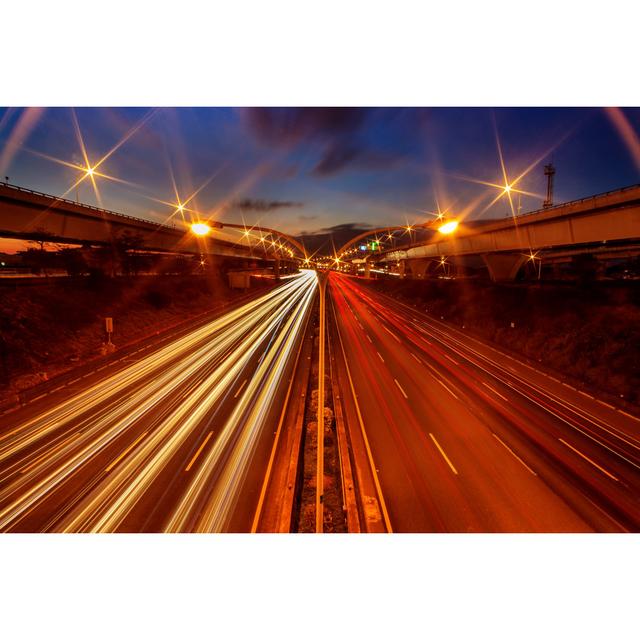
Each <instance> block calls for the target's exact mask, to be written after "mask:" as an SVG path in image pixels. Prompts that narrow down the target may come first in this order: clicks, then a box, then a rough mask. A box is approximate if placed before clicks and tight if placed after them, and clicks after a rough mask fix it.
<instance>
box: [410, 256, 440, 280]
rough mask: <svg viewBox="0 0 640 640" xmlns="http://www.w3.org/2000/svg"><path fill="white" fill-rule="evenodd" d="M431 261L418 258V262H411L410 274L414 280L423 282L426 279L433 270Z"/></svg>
mask: <svg viewBox="0 0 640 640" xmlns="http://www.w3.org/2000/svg"><path fill="white" fill-rule="evenodd" d="M434 264H435V263H434V261H433V260H429V259H427V258H420V259H418V260H412V261H411V274H412V277H413V279H414V280H424V279H425V278H427V277H428V275H429V273H430V272H431V270H432V269H433V265H434Z"/></svg>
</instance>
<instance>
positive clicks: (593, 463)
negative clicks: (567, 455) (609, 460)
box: [558, 438, 619, 482]
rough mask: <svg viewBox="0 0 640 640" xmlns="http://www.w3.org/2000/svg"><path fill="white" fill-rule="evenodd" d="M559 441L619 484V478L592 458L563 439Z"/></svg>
mask: <svg viewBox="0 0 640 640" xmlns="http://www.w3.org/2000/svg"><path fill="white" fill-rule="evenodd" d="M558 440H560V442H562V444H564V445H565V446H567V447H569V449H571V450H572V451H575V452H576V453H577V454H578V455H579V456H580V457H581V458H584V459H585V460H586V461H587V462H589V463H590V464H592V465H593V466H594V467H595V468H596V469H599V470H600V471H602V473H604V474H605V475H607V476H609V477H610V478H611V479H612V480H615V481H616V482H619V480H618V478H616V477H615V476H614V475H612V474H611V473H609V472H608V471H607V470H606V469H603V468H602V467H601V466H600V465H599V464H598V463H597V462H594V461H593V460H592V459H591V458H589V457H587V456H585V455H584V453H582V452H581V451H578V450H577V449H576V448H575V447H572V446H571V445H570V444H569V443H568V442H565V441H564V440H563V439H562V438H558Z"/></svg>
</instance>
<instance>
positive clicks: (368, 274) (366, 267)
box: [364, 262, 371, 280]
mask: <svg viewBox="0 0 640 640" xmlns="http://www.w3.org/2000/svg"><path fill="white" fill-rule="evenodd" d="M364 277H365V278H366V279H367V280H370V279H371V263H370V262H365V263H364Z"/></svg>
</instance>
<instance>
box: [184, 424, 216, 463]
mask: <svg viewBox="0 0 640 640" xmlns="http://www.w3.org/2000/svg"><path fill="white" fill-rule="evenodd" d="M212 435H213V431H209V433H208V434H207V437H206V438H205V439H204V441H203V442H202V444H201V445H200V446H199V447H198V450H197V451H196V452H195V454H194V456H193V458H191V460H190V462H189V464H188V465H187V466H186V467H185V469H184V470H185V471H189V469H191V467H192V466H193V463H194V462H195V461H196V459H197V458H198V456H199V455H200V454H201V453H202V450H203V449H204V447H205V445H206V444H207V442H209V438H211V436H212Z"/></svg>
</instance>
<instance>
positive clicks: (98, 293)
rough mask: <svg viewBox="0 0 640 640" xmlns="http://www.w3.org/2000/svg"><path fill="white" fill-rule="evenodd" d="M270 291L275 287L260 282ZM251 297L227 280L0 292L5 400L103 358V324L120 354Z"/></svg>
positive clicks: (56, 284) (0, 376) (58, 284)
mask: <svg viewBox="0 0 640 640" xmlns="http://www.w3.org/2000/svg"><path fill="white" fill-rule="evenodd" d="M254 282H255V284H254V285H253V287H252V290H255V287H268V286H270V285H272V284H273V281H268V280H258V281H254ZM245 293H246V292H244V291H238V290H231V289H229V288H228V286H227V284H226V282H225V281H224V280H223V279H222V278H218V279H214V280H212V279H210V278H208V277H204V276H169V277H167V276H165V277H131V278H116V279H104V280H98V281H93V280H90V279H88V278H82V279H79V280H75V279H74V280H72V279H67V278H64V279H63V278H52V279H50V281H49V282H48V283H45V284H43V285H34V286H28V285H16V286H10V285H8V286H6V285H3V286H2V287H1V288H0V400H2V399H3V397H2V396H4V399H6V398H7V397H8V396H10V395H11V394H15V392H17V391H20V390H21V389H25V388H28V387H31V386H33V385H34V384H36V383H37V382H39V381H41V380H45V379H47V378H51V377H52V376H53V375H55V374H57V373H60V372H63V371H65V370H67V369H70V368H72V367H74V366H76V365H78V364H82V363H85V362H87V361H88V360H90V359H91V358H94V357H96V356H98V355H100V353H101V347H102V344H103V342H104V340H105V333H104V318H105V316H110V317H112V318H113V322H114V334H113V343H114V344H115V345H116V348H118V347H123V346H124V345H127V344H130V343H132V342H136V341H138V340H141V339H143V338H146V337H148V336H149V335H152V334H154V333H156V332H159V331H162V330H163V329H167V328H169V327H172V326H175V325H176V324H178V323H180V322H182V321H184V320H186V319H188V318H190V317H195V316H197V315H198V314H201V313H203V312H206V311H207V310H208V309H214V308H218V307H220V306H221V305H223V304H224V303H226V302H229V301H232V300H233V299H235V298H238V297H239V296H242V295H245Z"/></svg>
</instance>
